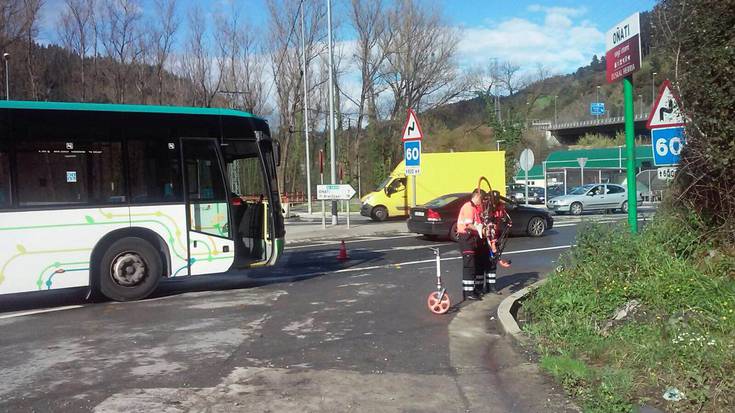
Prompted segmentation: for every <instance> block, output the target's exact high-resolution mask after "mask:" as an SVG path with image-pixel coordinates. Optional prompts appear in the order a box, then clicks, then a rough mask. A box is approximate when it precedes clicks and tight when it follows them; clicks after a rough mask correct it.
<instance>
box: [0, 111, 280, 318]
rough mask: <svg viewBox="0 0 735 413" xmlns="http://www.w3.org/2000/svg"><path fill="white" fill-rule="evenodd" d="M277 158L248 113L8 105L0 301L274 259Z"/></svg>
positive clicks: (112, 290) (116, 291)
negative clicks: (34, 294) (46, 292)
mask: <svg viewBox="0 0 735 413" xmlns="http://www.w3.org/2000/svg"><path fill="white" fill-rule="evenodd" d="M278 158H279V149H278V144H277V142H275V141H273V140H271V138H270V133H269V128H268V124H267V122H266V121H265V120H263V119H261V118H258V117H256V116H253V115H251V114H249V113H245V112H239V111H235V110H226V109H203V108H188V107H166V106H139V105H107V104H84V103H49V102H21V101H0V304H1V302H2V301H3V297H5V298H10V297H12V298H18V296H16V295H15V294H24V293H34V292H39V294H42V293H40V292H43V291H49V290H57V289H65V288H75V287H82V288H86V289H87V290H88V291H90V292H92V291H99V292H101V293H102V294H104V295H105V296H106V297H108V298H110V299H112V300H119V301H127V300H137V299H141V298H144V297H146V296H148V295H149V294H151V293H152V292H153V291H154V290H155V289H156V286H157V285H158V283H159V281H160V280H161V279H162V278H165V277H181V276H194V275H203V274H212V273H228V272H230V273H237V272H238V271H239V270H242V269H247V268H252V267H258V266H266V265H273V264H275V263H276V261H277V260H278V258H279V256H280V255H281V252H282V250H283V243H284V234H285V231H284V226H283V215H282V211H281V206H280V201H279V196H278V189H277V184H276V166H277V164H278V162H279V160H278Z"/></svg>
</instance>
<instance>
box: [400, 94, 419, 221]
mask: <svg viewBox="0 0 735 413" xmlns="http://www.w3.org/2000/svg"><path fill="white" fill-rule="evenodd" d="M423 138H424V133H423V132H422V131H421V124H419V118H418V116H416V112H414V111H413V109H410V108H409V109H408V116H406V125H405V126H404V127H403V135H402V136H401V140H402V141H403V160H404V165H405V167H406V176H410V177H411V206H412V207H415V206H416V175H418V174H419V173H420V172H421V140H422V139H423Z"/></svg>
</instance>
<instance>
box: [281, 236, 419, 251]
mask: <svg viewBox="0 0 735 413" xmlns="http://www.w3.org/2000/svg"><path fill="white" fill-rule="evenodd" d="M401 234H402V235H394V236H388V237H375V236H370V237H360V238H362V239H355V240H349V241H345V244H354V243H356V242H374V241H385V240H392V239H400V238H415V237H420V236H421V234H406V233H401ZM341 243H342V241H311V242H310V243H309V244H305V245H295V246H293V247H291V246H289V245H288V244H286V248H285V251H288V250H296V249H303V248H313V247H323V246H326V245H339V244H341Z"/></svg>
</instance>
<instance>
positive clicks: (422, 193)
mask: <svg viewBox="0 0 735 413" xmlns="http://www.w3.org/2000/svg"><path fill="white" fill-rule="evenodd" d="M405 172H406V167H405V165H404V162H403V161H401V163H399V164H398V165H397V166H396V168H395V169H394V170H393V172H391V174H390V175H389V176H388V177H387V178H385V179H384V180H383V182H382V183H381V184H380V185H379V186H378V188H377V189H376V190H375V191H374V192H371V193H369V194H367V195H365V196H364V197H362V198H361V199H360V201H361V202H362V207H361V208H360V214H361V215H363V216H367V217H370V218H372V219H374V220H376V221H383V220H385V219H387V218H389V217H404V216H408V213H409V210H410V208H411V201H412V199H413V192H412V188H411V178H410V177H408V178H407V177H406V174H405ZM481 176H484V177H485V178H487V179H488V181H490V184H491V185H492V186H493V189H495V190H498V191H500V194H501V195H505V152H504V151H487V152H448V153H422V154H421V173H420V174H419V175H417V176H416V205H421V204H424V203H426V202H429V201H431V200H432V199H435V198H438V197H440V196H442V195H446V194H453V193H459V192H472V190H473V189H474V188H476V187H477V182H478V180H479V179H480V177H481ZM483 189H486V188H483Z"/></svg>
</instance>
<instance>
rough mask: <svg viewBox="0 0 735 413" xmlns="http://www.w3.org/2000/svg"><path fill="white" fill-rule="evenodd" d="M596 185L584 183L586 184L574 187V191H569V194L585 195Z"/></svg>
mask: <svg viewBox="0 0 735 413" xmlns="http://www.w3.org/2000/svg"><path fill="white" fill-rule="evenodd" d="M593 186H594V185H584V186H578V187H576V188H574V189H572V192H570V193H569V195H584V194H585V193H586V192H587V191H589V190H590V188H592V187H593Z"/></svg>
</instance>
